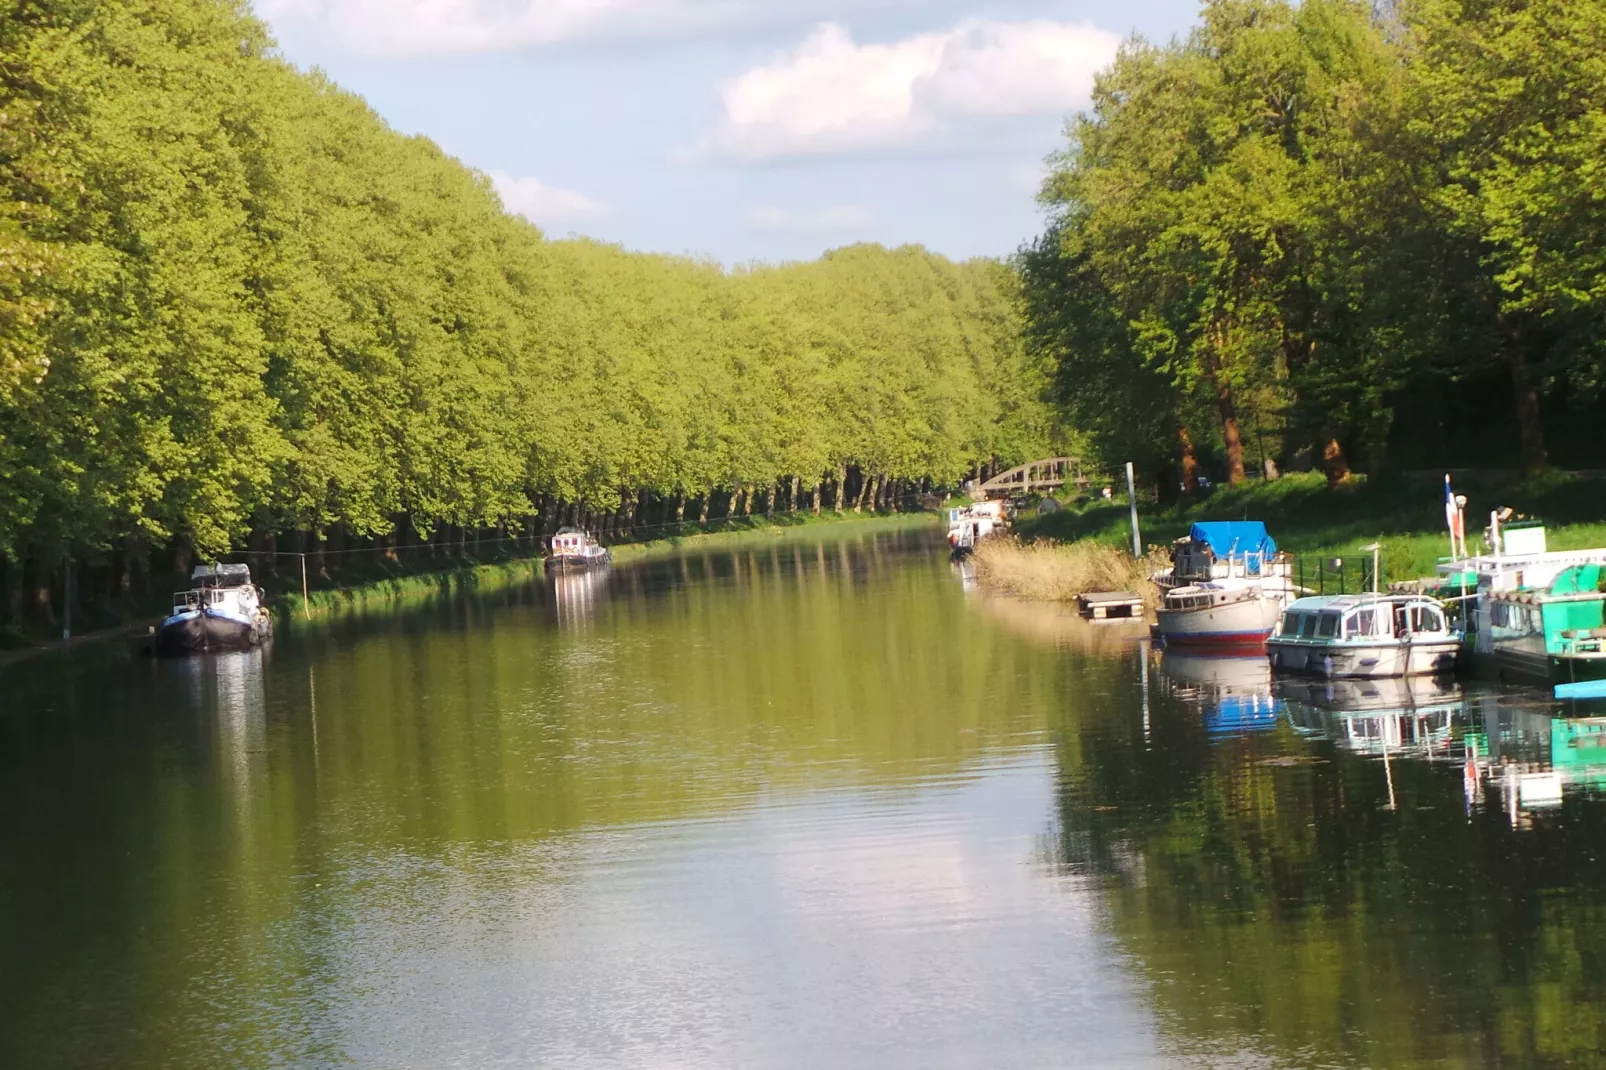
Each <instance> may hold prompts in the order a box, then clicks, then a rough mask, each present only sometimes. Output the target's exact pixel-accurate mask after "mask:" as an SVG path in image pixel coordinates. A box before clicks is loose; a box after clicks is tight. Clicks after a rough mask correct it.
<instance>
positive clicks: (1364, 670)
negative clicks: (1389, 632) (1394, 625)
mask: <svg viewBox="0 0 1606 1070" xmlns="http://www.w3.org/2000/svg"><path fill="white" fill-rule="evenodd" d="M1460 646H1461V644H1460V641H1459V640H1456V639H1432V640H1424V641H1420V642H1414V643H1326V644H1323V643H1309V642H1302V641H1299V640H1287V639H1273V640H1271V641H1270V642H1268V643H1267V644H1266V650H1267V653H1268V656H1269V657H1270V658H1271V665H1272V668H1273V669H1275V670H1277V671H1280V672H1301V673H1311V674H1313V675H1316V676H1326V677H1330V678H1334V679H1341V678H1348V679H1371V678H1379V677H1391V676H1435V675H1439V674H1441V673H1448V672H1454V671H1455V663H1456V658H1457V655H1458V654H1459V652H1460Z"/></svg>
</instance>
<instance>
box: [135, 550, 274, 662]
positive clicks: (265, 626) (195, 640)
mask: <svg viewBox="0 0 1606 1070" xmlns="http://www.w3.org/2000/svg"><path fill="white" fill-rule="evenodd" d="M190 582H191V584H192V586H191V587H190V589H189V590H187V591H179V592H177V593H175V594H174V595H173V611H172V613H171V614H169V615H168V617H167V618H166V619H165V620H163V621H162V623H161V624H159V625H157V628H156V637H155V650H156V653H157V654H159V655H161V656H163V657H176V656H179V655H183V654H206V653H215V652H221V651H230V650H249V649H251V648H252V647H254V646H257V645H259V644H261V643H263V642H265V641H266V640H268V639H270V638H272V636H273V618H272V617H271V616H269V615H268V611H267V607H266V606H265V605H263V595H262V590H261V588H259V587H257V586H256V585H255V584H253V583H252V582H251V570H250V568H248V567H247V566H245V565H235V564H230V565H224V564H212V565H197V566H195V570H194V571H193V572H192V573H191V574H190Z"/></svg>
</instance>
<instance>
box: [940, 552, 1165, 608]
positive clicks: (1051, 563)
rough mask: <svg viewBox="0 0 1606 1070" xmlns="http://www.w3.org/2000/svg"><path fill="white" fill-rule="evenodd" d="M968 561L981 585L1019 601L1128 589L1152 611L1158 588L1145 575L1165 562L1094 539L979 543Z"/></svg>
mask: <svg viewBox="0 0 1606 1070" xmlns="http://www.w3.org/2000/svg"><path fill="white" fill-rule="evenodd" d="M971 561H972V562H973V563H974V564H975V568H976V579H977V581H978V582H979V583H981V584H982V586H984V587H986V588H988V589H989V590H993V591H998V592H1001V593H1003V594H1009V595H1014V596H1015V597H1017V598H1026V599H1031V600H1033V601H1045V602H1068V601H1071V600H1072V599H1074V598H1075V597H1076V596H1077V595H1079V594H1086V593H1087V592H1089V591H1131V592H1133V593H1135V594H1138V595H1141V596H1142V597H1143V600H1144V601H1145V602H1146V603H1147V604H1148V605H1149V606H1150V607H1151V608H1152V607H1153V606H1154V605H1155V604H1156V603H1157V602H1158V601H1159V588H1157V587H1156V586H1155V585H1154V582H1153V581H1152V580H1150V579H1149V577H1150V576H1151V575H1152V574H1153V573H1154V571H1155V570H1156V569H1158V568H1162V567H1164V565H1165V563H1166V562H1165V561H1163V560H1151V559H1150V558H1148V557H1143V558H1134V557H1133V556H1132V555H1131V554H1130V553H1128V552H1126V551H1124V550H1121V549H1119V548H1118V547H1115V546H1112V545H1110V544H1109V543H1107V542H1102V541H1097V540H1093V539H1084V540H1081V541H1079V542H1073V543H1069V544H1062V543H1056V542H1022V541H1021V540H1019V539H1016V538H1013V537H1007V536H1006V537H1001V538H991V539H983V540H981V541H980V542H979V543H977V544H976V551H975V553H974V554H973V555H972V556H971Z"/></svg>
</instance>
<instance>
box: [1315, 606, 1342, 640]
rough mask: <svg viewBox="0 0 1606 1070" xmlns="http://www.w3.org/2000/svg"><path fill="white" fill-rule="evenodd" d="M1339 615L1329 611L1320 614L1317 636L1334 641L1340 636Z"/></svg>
mask: <svg viewBox="0 0 1606 1070" xmlns="http://www.w3.org/2000/svg"><path fill="white" fill-rule="evenodd" d="M1338 622H1339V614H1338V613H1337V612H1336V611H1334V610H1327V611H1325V612H1323V613H1321V614H1318V621H1317V624H1316V636H1317V638H1319V639H1334V638H1337V636H1338Z"/></svg>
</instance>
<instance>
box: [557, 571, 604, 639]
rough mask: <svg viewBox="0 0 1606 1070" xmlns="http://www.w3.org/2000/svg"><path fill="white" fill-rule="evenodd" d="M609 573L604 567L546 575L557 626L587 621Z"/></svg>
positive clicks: (574, 624) (576, 624) (569, 626)
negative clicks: (550, 589)
mask: <svg viewBox="0 0 1606 1070" xmlns="http://www.w3.org/2000/svg"><path fill="white" fill-rule="evenodd" d="M611 571H612V570H611V569H610V568H609V567H608V566H607V565H601V566H598V567H594V568H588V569H583V570H575V569H564V570H561V571H556V572H550V573H548V574H547V583H548V584H549V585H550V586H551V588H552V604H553V607H554V609H555V610H556V612H557V617H558V627H560V628H573V627H576V626H578V625H580V624H582V623H584V622H585V621H587V620H590V619H591V615H592V613H594V612H595V611H596V605H597V601H598V598H599V596H600V594H601V592H602V589H603V587H604V586H606V585H607V583H608V576H609V574H610V572H611Z"/></svg>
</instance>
